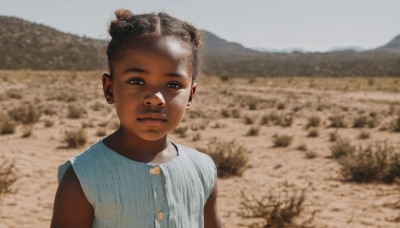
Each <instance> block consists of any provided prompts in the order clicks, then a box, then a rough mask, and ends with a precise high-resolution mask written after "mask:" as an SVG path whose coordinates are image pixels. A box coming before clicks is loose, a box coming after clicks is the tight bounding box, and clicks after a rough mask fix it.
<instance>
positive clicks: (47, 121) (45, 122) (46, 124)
mask: <svg viewBox="0 0 400 228" xmlns="http://www.w3.org/2000/svg"><path fill="white" fill-rule="evenodd" d="M53 124H54V121H53V120H51V119H45V120H44V126H45V127H51V126H53Z"/></svg>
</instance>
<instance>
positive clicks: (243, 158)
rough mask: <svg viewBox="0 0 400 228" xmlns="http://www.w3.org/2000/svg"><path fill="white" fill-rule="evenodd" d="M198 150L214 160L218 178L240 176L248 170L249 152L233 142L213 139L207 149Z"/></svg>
mask: <svg viewBox="0 0 400 228" xmlns="http://www.w3.org/2000/svg"><path fill="white" fill-rule="evenodd" d="M199 150H200V151H204V152H206V153H207V154H208V155H210V157H211V158H212V159H213V160H214V163H215V165H216V167H217V170H218V177H221V178H227V177H231V176H241V175H242V174H243V172H244V171H245V170H246V169H247V168H248V165H247V163H248V160H249V158H248V155H249V150H248V149H247V148H245V147H244V146H243V145H238V144H237V143H236V142H235V141H234V140H232V141H224V140H221V139H219V138H216V137H213V138H211V139H210V141H209V142H208V144H207V149H201V148H200V149H199Z"/></svg>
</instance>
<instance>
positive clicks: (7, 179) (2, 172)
mask: <svg viewBox="0 0 400 228" xmlns="http://www.w3.org/2000/svg"><path fill="white" fill-rule="evenodd" d="M15 172H16V171H15V163H14V161H8V160H5V161H3V162H2V163H1V164H0V198H1V196H2V195H3V194H7V193H14V192H15V190H14V189H12V185H13V184H14V182H15V181H17V175H16V174H15Z"/></svg>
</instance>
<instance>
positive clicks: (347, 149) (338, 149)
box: [330, 137, 356, 159]
mask: <svg viewBox="0 0 400 228" xmlns="http://www.w3.org/2000/svg"><path fill="white" fill-rule="evenodd" d="M330 150H331V153H332V157H333V158H335V159H338V158H341V157H343V156H346V155H349V154H352V153H354V151H356V147H355V146H353V145H351V143H350V140H349V139H347V138H342V137H338V138H337V139H336V141H335V142H334V143H333V144H332V145H331V147H330Z"/></svg>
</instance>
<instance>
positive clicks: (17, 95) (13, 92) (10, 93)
mask: <svg viewBox="0 0 400 228" xmlns="http://www.w3.org/2000/svg"><path fill="white" fill-rule="evenodd" d="M5 94H6V97H9V98H13V99H17V100H19V99H21V98H22V94H21V91H20V90H18V89H9V90H7V91H6V93H5Z"/></svg>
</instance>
